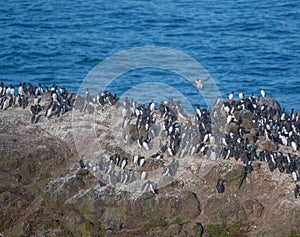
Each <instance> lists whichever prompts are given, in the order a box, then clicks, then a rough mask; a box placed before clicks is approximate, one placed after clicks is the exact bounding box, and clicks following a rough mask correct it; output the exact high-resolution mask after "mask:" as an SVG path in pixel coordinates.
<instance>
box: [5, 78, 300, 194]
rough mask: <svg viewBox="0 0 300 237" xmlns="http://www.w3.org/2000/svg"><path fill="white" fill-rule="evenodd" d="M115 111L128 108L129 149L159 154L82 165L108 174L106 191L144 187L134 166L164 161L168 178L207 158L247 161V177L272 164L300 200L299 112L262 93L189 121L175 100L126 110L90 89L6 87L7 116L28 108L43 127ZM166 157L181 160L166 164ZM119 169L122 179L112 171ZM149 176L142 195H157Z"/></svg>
mask: <svg viewBox="0 0 300 237" xmlns="http://www.w3.org/2000/svg"><path fill="white" fill-rule="evenodd" d="M42 99H43V100H45V101H44V102H45V103H44V104H45V106H41V105H40V102H41V100H42ZM111 106H116V107H117V108H120V107H121V108H122V117H123V130H124V131H127V132H124V134H123V142H124V143H125V144H133V143H136V144H137V145H138V146H139V147H140V148H141V149H143V150H145V151H146V152H148V153H147V154H149V152H152V153H151V154H152V155H150V156H149V157H146V156H143V155H140V154H133V155H132V157H125V156H124V155H123V157H122V155H121V154H120V153H118V152H115V153H113V154H110V157H109V159H108V160H101V161H100V162H99V164H97V165H96V166H91V165H89V162H88V161H85V160H84V158H81V159H80V167H81V168H87V169H91V171H97V170H99V171H102V172H103V173H104V174H106V175H105V177H102V178H103V179H102V180H101V182H99V183H100V185H101V186H103V185H107V184H116V183H122V184H128V183H130V182H134V181H135V180H137V177H136V174H135V172H134V171H132V169H130V170H126V167H127V166H128V165H129V164H132V165H134V166H135V167H137V168H141V167H144V166H145V164H146V163H147V162H149V161H152V162H153V161H158V162H162V163H163V166H162V174H161V175H162V176H171V177H174V176H175V174H176V171H177V169H178V167H179V162H178V160H180V159H181V158H185V157H201V156H203V157H207V158H209V159H211V160H216V159H217V158H219V159H224V160H229V159H231V160H232V159H235V160H241V161H242V162H243V164H244V173H245V177H244V178H246V176H247V174H248V173H251V172H252V171H253V162H255V161H258V162H266V163H267V165H268V167H269V169H270V171H272V172H273V171H275V170H278V171H279V172H280V173H288V174H290V175H291V180H292V181H293V182H295V184H296V187H295V190H294V194H295V198H298V197H299V196H300V188H299V187H300V186H299V184H298V183H297V182H298V181H299V180H300V178H299V175H300V157H299V153H298V151H299V148H300V112H298V113H296V112H295V111H294V110H293V109H292V110H291V111H290V113H286V112H285V111H284V110H283V109H281V108H280V105H279V104H278V103H277V102H276V101H275V100H272V99H270V98H266V93H265V91H264V90H262V89H261V90H260V96H259V97H256V96H255V95H254V94H253V93H252V95H251V96H250V97H248V98H245V97H244V94H243V93H240V94H239V95H238V98H237V99H235V98H234V91H232V92H231V93H230V94H229V96H228V100H226V101H224V102H221V100H220V98H217V100H216V104H215V108H213V109H209V110H208V109H206V108H201V107H200V105H197V106H196V109H195V113H194V114H190V115H187V114H184V112H183V109H182V107H181V104H180V102H179V101H173V100H169V101H166V102H162V103H160V105H159V106H156V104H155V102H154V101H151V102H150V103H149V104H147V105H146V104H139V103H137V102H136V101H134V100H131V101H129V100H128V98H125V100H124V102H123V103H122V104H121V103H120V102H119V98H118V96H117V95H116V94H114V95H113V94H112V93H110V92H101V93H100V92H99V94H98V95H96V97H94V96H91V95H90V93H89V90H88V89H87V91H86V95H85V96H79V95H77V96H76V95H75V94H74V93H69V92H68V91H67V90H66V89H65V88H58V87H57V86H56V85H55V84H53V86H52V87H51V88H50V89H49V88H47V87H42V86H41V84H39V85H38V86H32V84H31V83H28V84H26V83H21V84H20V85H19V87H18V89H17V90H15V88H14V87H13V86H12V85H9V86H5V85H4V83H3V82H1V83H0V109H1V110H7V109H10V108H11V107H12V108H13V107H21V108H23V109H26V108H27V107H29V109H30V112H31V113H32V118H31V122H32V123H37V122H38V121H39V118H40V116H45V117H46V118H48V119H51V118H52V117H55V116H62V115H64V114H65V113H67V112H69V111H71V110H73V109H75V110H78V111H79V112H83V113H90V114H91V113H94V110H95V109H99V108H102V109H105V108H108V107H111ZM155 139H158V140H159V148H158V149H157V150H154V149H153V147H154V146H153V144H152V142H153V141H154V140H155ZM264 144H269V145H268V146H266V145H264ZM270 144H271V145H270ZM164 157H173V158H174V159H172V162H166V160H165V159H164ZM175 158H176V159H175ZM116 166H118V167H119V168H120V169H121V170H123V172H121V173H118V174H116V172H113V170H114V168H115V167H116ZM147 177H148V174H147V172H146V171H143V170H142V171H141V172H140V177H139V178H138V179H140V180H144V184H143V187H142V189H143V191H152V192H153V193H155V194H157V193H158V190H157V184H156V183H153V182H151V180H147ZM223 183H224V182H223V181H222V182H220V180H219V181H218V183H217V187H216V188H217V191H218V192H219V193H222V192H223V186H224V184H223Z"/></svg>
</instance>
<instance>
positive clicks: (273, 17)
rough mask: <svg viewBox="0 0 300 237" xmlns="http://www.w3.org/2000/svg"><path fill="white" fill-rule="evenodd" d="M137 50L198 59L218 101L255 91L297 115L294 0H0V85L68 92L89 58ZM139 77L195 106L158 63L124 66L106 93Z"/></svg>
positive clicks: (92, 62)
mask: <svg viewBox="0 0 300 237" xmlns="http://www.w3.org/2000/svg"><path fill="white" fill-rule="evenodd" d="M143 46H157V47H166V48H170V49H173V50H177V51H179V52H182V53H184V54H186V55H188V56H190V57H191V58H193V59H195V60H197V61H198V62H199V63H200V64H201V65H202V66H203V67H204V68H205V69H206V70H207V71H208V72H209V74H210V75H211V77H212V78H213V79H214V81H215V82H216V84H217V86H218V88H219V90H220V93H221V95H222V97H223V98H227V95H228V94H229V93H230V92H231V91H235V93H236V96H237V94H238V93H239V92H244V93H245V95H246V96H249V95H250V94H251V93H252V92H254V93H255V94H256V95H257V96H258V95H259V89H260V88H263V89H265V91H266V93H267V96H268V97H272V98H275V99H277V100H278V101H279V102H280V104H281V105H282V107H284V108H285V109H286V111H289V110H290V109H291V108H295V109H296V110H297V111H300V1H295V0H287V1H271V0H260V1H258V0H252V1H240V0H234V1H230V0H229V1H216V0H212V1H187V0H185V1H170V0H167V1H151V2H150V1H133V0H127V1H119V0H117V1H91V0H85V1H83V0H82V1H79V0H72V1H71V0H70V1H69V0H59V1H58V0H53V1H45V0H44V1H42V0H35V1H29V0H25V1H24V0H7V1H5V2H4V3H2V4H1V5H0V75H1V76H0V81H4V82H5V83H6V84H13V85H18V83H19V82H23V81H27V82H32V83H33V84H37V83H42V84H43V85H47V86H51V85H52V83H56V84H57V85H59V86H65V87H66V88H67V89H68V90H69V91H73V92H76V91H77V90H78V88H79V87H80V85H81V83H82V81H83V79H84V78H85V77H86V75H87V74H88V73H89V72H90V71H91V70H92V69H93V68H94V67H95V66H96V65H97V64H98V63H100V62H101V61H103V60H104V59H106V58H108V57H110V56H112V55H115V54H116V53H118V52H120V51H123V50H128V49H131V48H134V47H143ZM199 77H202V79H203V75H199ZM145 82H163V83H167V84H168V85H170V87H174V88H176V89H178V90H179V91H180V92H181V93H182V94H184V95H185V97H187V98H188V100H190V101H191V102H192V104H193V105H195V104H197V103H200V104H203V100H202V98H200V97H201V96H199V94H198V93H197V90H196V89H195V87H193V86H191V85H189V84H188V83H186V81H185V79H183V78H182V77H181V76H180V75H177V74H175V73H174V72H171V71H167V70H162V69H159V68H146V69H138V70H132V71H130V72H127V73H125V74H123V75H122V76H120V77H118V78H117V79H116V81H114V82H113V83H112V84H111V85H110V86H109V89H110V90H112V92H113V93H118V94H123V93H125V92H127V91H128V90H130V88H132V87H134V86H136V85H137V84H138V83H145ZM204 89H205V90H208V88H204ZM141 90H146V89H145V88H144V89H141ZM157 93H159V94H161V93H162V92H159V91H158V92H157ZM165 93H168V92H165ZM171 95H172V93H171V94H169V96H171Z"/></svg>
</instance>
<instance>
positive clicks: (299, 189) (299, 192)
mask: <svg viewBox="0 0 300 237" xmlns="http://www.w3.org/2000/svg"><path fill="white" fill-rule="evenodd" d="M294 192H295V198H298V197H300V185H299V184H296V188H295V191H294Z"/></svg>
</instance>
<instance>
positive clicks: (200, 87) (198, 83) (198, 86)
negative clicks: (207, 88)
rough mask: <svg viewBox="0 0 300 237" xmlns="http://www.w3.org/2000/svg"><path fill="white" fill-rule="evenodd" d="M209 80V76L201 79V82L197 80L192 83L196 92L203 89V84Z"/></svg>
mask: <svg viewBox="0 0 300 237" xmlns="http://www.w3.org/2000/svg"><path fill="white" fill-rule="evenodd" d="M209 79H210V76H209V77H208V78H206V79H203V80H200V79H197V80H196V81H194V82H193V83H194V84H195V85H196V86H197V88H198V90H201V89H202V87H203V83H204V82H206V81H208V80H209Z"/></svg>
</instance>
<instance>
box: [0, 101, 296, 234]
mask: <svg viewBox="0 0 300 237" xmlns="http://www.w3.org/2000/svg"><path fill="white" fill-rule="evenodd" d="M264 103H267V102H264ZM268 103H269V102H268ZM270 103H271V102H270ZM272 106H273V105H272ZM110 112H111V111H110ZM105 113H106V112H105V111H103V112H102V114H103V115H102V117H100V119H102V121H101V122H99V121H96V124H97V125H99V127H97V129H96V133H97V136H98V137H101V139H102V140H103V143H102V149H103V150H105V149H107V150H109V149H112V148H113V149H114V150H115V149H116V144H115V143H116V141H118V140H117V139H119V137H118V136H119V134H118V133H117V132H118V131H116V129H115V128H114V129H111V127H110V126H117V125H118V126H119V124H117V125H111V124H109V122H108V121H107V120H105V117H106V115H107V114H105ZM115 113H116V111H115ZM235 117H236V118H238V117H241V118H242V124H241V126H243V127H244V128H245V129H247V130H248V131H249V133H248V134H247V136H249V137H251V135H252V136H253V134H254V133H253V134H252V131H253V130H255V129H256V127H257V124H255V123H253V122H252V117H251V113H250V112H249V111H244V112H239V113H236V114H235ZM70 123H71V114H66V115H64V116H63V117H61V118H53V119H52V120H49V121H48V120H45V121H43V119H41V122H39V123H38V124H34V125H32V124H30V114H29V111H28V110H8V111H2V112H1V121H0V141H1V142H0V160H1V163H0V178H1V180H0V181H1V182H0V190H1V192H0V204H1V206H0V209H1V212H0V232H4V233H3V234H4V236H201V235H202V236H222V234H223V236H278V237H279V236H288V235H289V234H291V231H295V232H294V233H297V231H300V225H299V223H300V219H299V215H298V213H299V211H300V202H299V200H298V199H295V198H294V195H293V191H294V185H295V183H294V181H293V180H292V178H291V175H290V174H286V173H280V172H279V171H278V170H275V171H274V172H271V171H270V170H269V167H268V164H267V163H266V162H262V161H255V162H253V168H254V171H253V172H251V173H249V174H247V175H246V176H245V168H244V164H243V163H242V162H241V161H240V160H238V161H236V160H235V159H229V160H209V159H207V158H206V157H200V156H195V157H194V158H193V159H190V158H187V159H178V160H177V161H178V163H180V165H177V163H176V162H174V163H176V169H177V173H176V176H175V177H174V178H173V177H172V178H171V177H170V176H166V177H165V179H169V180H167V182H166V184H164V185H161V186H159V188H158V194H154V193H153V192H151V190H148V191H146V192H142V193H140V194H137V193H136V189H130V188H128V189H124V188H123V189H121V188H119V187H118V186H117V185H116V186H113V185H109V184H106V183H101V185H100V184H99V177H98V176H97V175H96V174H97V173H93V172H92V171H91V170H87V169H80V167H79V165H78V160H79V156H78V154H77V153H76V150H77V149H78V147H76V146H75V143H74V142H73V141H72V129H73V128H74V127H75V128H78V127H80V126H81V125H80V123H78V124H77V123H76V125H74V126H71V125H70ZM98 123H99V124H98ZM88 125H89V124H88ZM88 125H85V126H88ZM129 129H130V128H129ZM226 129H228V130H235V129H237V128H236V127H235V125H234V124H230V126H227V128H226ZM129 132H130V134H131V135H132V136H133V139H136V138H138V137H139V136H140V135H138V134H136V133H137V131H134V129H133V128H131V129H130V131H129ZM139 132H141V131H139ZM249 140H251V139H249ZM90 142H91V143H88V144H89V145H91V146H92V145H93V143H92V142H94V141H90ZM114 142H115V143H114ZM257 145H258V147H259V149H262V150H272V149H277V147H275V148H274V147H273V146H274V143H272V142H270V141H265V140H263V139H262V138H261V139H260V140H259V141H258V142H257ZM132 146H133V145H132ZM153 146H158V144H156V143H154V144H153ZM95 147H96V146H95ZM80 148H81V147H80ZM125 148H126V149H127V150H126V149H125ZM125 148H124V147H123V148H119V150H118V151H119V152H124V154H126V152H128V150H130V148H131V147H129V145H128V147H125ZM82 149H86V150H87V151H88V150H89V147H84V146H83V145H82ZM103 150H102V153H101V152H100V155H99V156H104V153H103ZM168 158H169V157H166V159H168ZM161 162H162V161H161ZM161 162H160V163H159V162H156V161H153V160H148V161H147V163H146V165H145V166H144V167H143V169H142V168H141V167H138V168H137V171H136V173H135V174H136V176H137V174H140V172H141V170H145V171H147V172H149V173H150V174H151V172H152V171H153V167H154V168H155V169H162V165H161ZM91 163H92V162H91ZM128 167H129V168H130V169H133V167H134V165H133V164H132V163H130V164H128ZM121 172H124V171H122V170H121ZM220 178H221V179H223V180H224V181H225V183H224V184H225V191H224V193H218V192H217V190H216V183H217V180H218V179H220Z"/></svg>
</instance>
